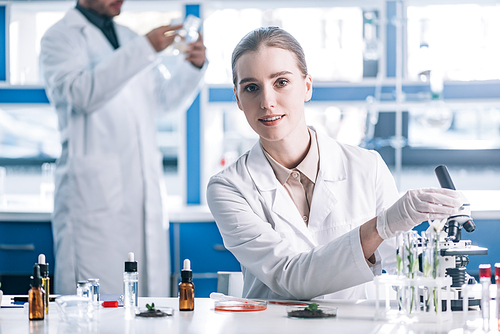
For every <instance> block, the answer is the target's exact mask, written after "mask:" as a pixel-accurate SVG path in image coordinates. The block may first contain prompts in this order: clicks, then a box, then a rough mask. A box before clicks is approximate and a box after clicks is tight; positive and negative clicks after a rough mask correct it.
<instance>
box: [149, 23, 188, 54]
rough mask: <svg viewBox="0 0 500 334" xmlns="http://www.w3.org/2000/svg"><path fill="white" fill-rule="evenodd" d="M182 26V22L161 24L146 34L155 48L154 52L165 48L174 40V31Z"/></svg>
mask: <svg viewBox="0 0 500 334" xmlns="http://www.w3.org/2000/svg"><path fill="white" fill-rule="evenodd" d="M181 28H182V24H178V25H174V26H172V25H170V26H161V27H158V28H155V29H153V30H151V31H150V32H148V33H147V34H146V37H147V38H148V40H149V42H150V43H151V45H152V46H153V48H154V49H155V50H156V52H160V51H163V50H165V49H166V48H167V47H168V46H169V45H170V44H172V43H173V42H174V39H175V35H176V34H175V33H174V32H175V31H176V30H179V29H181Z"/></svg>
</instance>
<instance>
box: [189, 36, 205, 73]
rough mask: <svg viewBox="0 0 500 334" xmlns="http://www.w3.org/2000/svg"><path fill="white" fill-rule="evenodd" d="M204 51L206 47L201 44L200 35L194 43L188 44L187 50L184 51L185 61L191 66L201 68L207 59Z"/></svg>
mask: <svg viewBox="0 0 500 334" xmlns="http://www.w3.org/2000/svg"><path fill="white" fill-rule="evenodd" d="M205 51H206V47H205V45H204V44H203V36H201V34H200V37H199V38H198V40H197V41H196V42H194V43H191V44H189V49H188V50H187V51H186V60H187V61H190V62H191V64H193V66H196V67H198V68H202V67H203V64H205V60H206V59H207V56H206V53H205Z"/></svg>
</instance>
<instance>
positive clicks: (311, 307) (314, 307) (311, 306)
mask: <svg viewBox="0 0 500 334" xmlns="http://www.w3.org/2000/svg"><path fill="white" fill-rule="evenodd" d="M318 306H319V305H318V304H316V303H312V304H309V306H307V307H306V308H305V310H306V311H317V310H318Z"/></svg>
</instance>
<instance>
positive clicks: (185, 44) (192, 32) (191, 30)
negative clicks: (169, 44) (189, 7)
mask: <svg viewBox="0 0 500 334" xmlns="http://www.w3.org/2000/svg"><path fill="white" fill-rule="evenodd" d="M201 24H202V21H201V19H200V18H199V17H197V16H194V15H192V14H189V15H188V16H186V18H185V20H184V23H183V25H182V28H181V29H180V30H179V34H178V35H177V36H176V37H175V41H174V44H173V54H174V55H177V54H179V52H180V53H186V51H187V50H188V49H189V44H191V43H194V42H196V41H197V40H198V38H199V33H198V31H199V30H200V27H201Z"/></svg>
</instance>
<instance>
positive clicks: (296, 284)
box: [207, 133, 398, 300]
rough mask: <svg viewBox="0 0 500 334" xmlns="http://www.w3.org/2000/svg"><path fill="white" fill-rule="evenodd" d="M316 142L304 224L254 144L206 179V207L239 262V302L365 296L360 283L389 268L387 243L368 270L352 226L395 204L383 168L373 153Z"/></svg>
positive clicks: (391, 257) (391, 249)
mask: <svg viewBox="0 0 500 334" xmlns="http://www.w3.org/2000/svg"><path fill="white" fill-rule="evenodd" d="M317 139H318V147H319V156H320V168H319V172H318V176H317V180H316V184H315V187H314V193H313V198H312V203H311V210H310V217H309V225H308V226H306V225H305V224H304V221H303V220H302V217H301V215H300V214H299V211H298V210H297V208H296V206H295V205H294V203H293V201H292V200H291V198H290V196H289V195H288V193H287V191H286V190H285V188H284V187H283V186H282V185H281V184H280V183H279V181H278V180H277V178H276V177H275V175H274V172H273V169H272V167H271V165H270V164H269V162H268V161H267V159H266V157H265V156H264V153H263V151H262V147H261V145H260V142H257V144H256V145H255V146H254V147H253V148H252V149H251V150H250V151H249V152H247V153H245V154H244V155H242V156H241V157H240V158H239V159H238V160H237V161H236V162H235V163H234V164H232V165H230V166H229V167H228V168H226V169H225V170H223V171H221V172H220V173H219V174H217V175H215V176H213V177H212V178H211V179H210V181H209V184H208V190H207V199H208V204H209V207H210V210H211V211H212V214H213V216H214V218H215V220H216V222H217V226H218V227H219V230H220V232H221V234H222V238H223V240H224V245H225V246H226V248H227V249H228V250H229V251H231V252H232V253H233V254H234V256H235V257H236V259H238V261H239V262H240V264H241V267H242V271H243V276H244V286H243V295H244V296H245V297H249V298H266V299H304V300H308V299H311V298H322V297H325V298H353V299H360V298H366V297H367V291H366V287H365V286H364V285H362V283H365V282H369V281H371V280H372V279H373V277H374V275H377V274H380V273H381V269H382V268H384V269H385V270H388V271H390V272H393V269H394V268H395V258H396V253H395V244H394V242H393V241H394V240H389V241H384V242H383V243H382V245H381V246H380V247H379V248H378V250H377V251H376V253H375V256H376V259H377V261H376V264H375V266H372V267H370V266H369V265H368V264H367V261H366V260H365V258H364V255H363V252H362V248H361V244H360V237H359V226H360V225H362V224H363V223H365V222H367V221H368V220H370V219H372V218H373V217H375V216H376V215H377V213H378V212H380V211H381V210H382V209H383V208H386V207H388V206H390V205H391V204H392V203H394V202H395V201H396V199H397V198H398V192H397V189H396V186H395V183H394V180H393V178H392V175H391V173H390V171H389V169H388V168H387V166H386V165H385V163H384V161H383V160H382V158H381V157H380V155H379V154H378V153H377V152H375V151H368V150H365V149H362V148H359V147H354V146H349V145H345V144H341V143H339V142H337V141H335V140H333V139H331V138H330V137H327V136H325V135H322V134H321V133H318V136H317ZM360 284H361V285H360Z"/></svg>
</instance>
